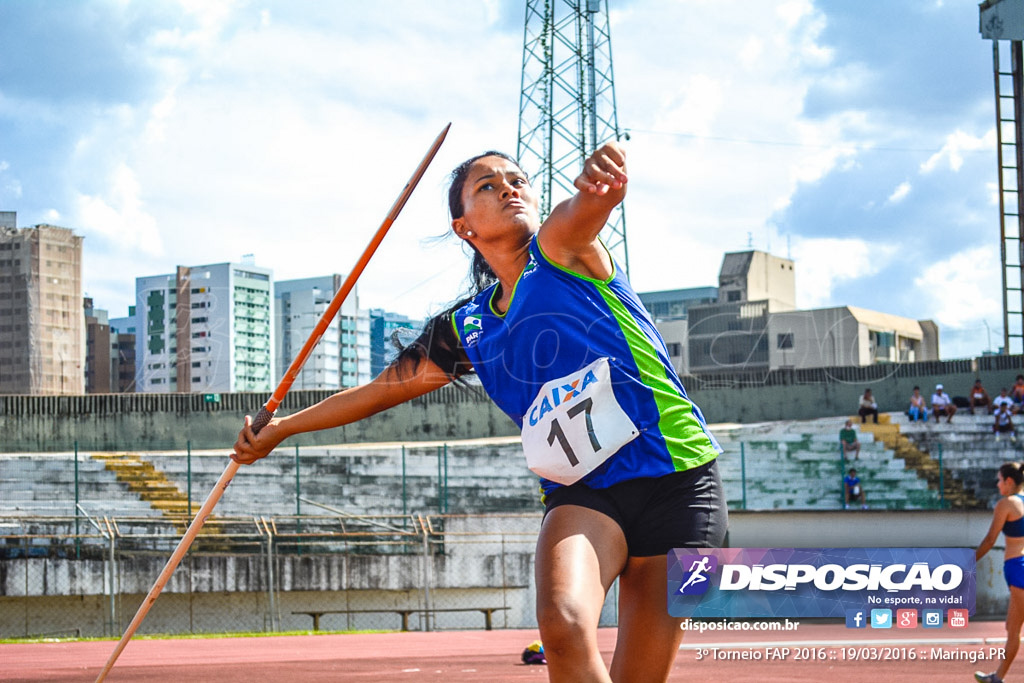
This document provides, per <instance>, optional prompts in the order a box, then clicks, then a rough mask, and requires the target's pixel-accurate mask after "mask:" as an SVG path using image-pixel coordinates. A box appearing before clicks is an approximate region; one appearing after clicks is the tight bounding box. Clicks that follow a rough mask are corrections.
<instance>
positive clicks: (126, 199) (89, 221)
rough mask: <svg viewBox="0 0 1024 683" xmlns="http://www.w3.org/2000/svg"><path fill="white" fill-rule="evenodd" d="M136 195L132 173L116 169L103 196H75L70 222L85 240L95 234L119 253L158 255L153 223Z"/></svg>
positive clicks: (154, 221) (156, 231)
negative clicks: (106, 240) (135, 252)
mask: <svg viewBox="0 0 1024 683" xmlns="http://www.w3.org/2000/svg"><path fill="white" fill-rule="evenodd" d="M139 191H140V186H139V182H138V180H137V179H136V177H135V173H134V172H133V171H132V170H131V169H130V168H128V167H127V166H124V165H120V166H118V167H117V168H116V169H115V171H114V173H113V175H112V177H111V178H110V179H109V190H108V192H107V193H106V196H98V195H85V194H79V195H78V196H77V197H76V200H75V216H74V217H73V218H72V220H73V221H74V223H75V224H76V225H78V226H80V227H81V228H82V230H83V231H84V232H85V234H86V236H88V235H89V234H90V233H96V234H99V235H102V236H104V237H105V238H107V239H108V240H109V241H110V242H111V243H112V244H114V245H117V247H118V248H120V249H122V250H125V251H128V250H130V249H139V250H141V251H142V252H145V253H147V254H158V253H160V252H161V251H162V249H163V247H162V242H161V238H160V231H159V230H158V229H157V222H156V219H154V218H153V216H151V215H150V214H149V213H147V212H146V210H145V208H144V205H143V202H142V200H141V198H140V197H139ZM141 274H142V273H140V275H141Z"/></svg>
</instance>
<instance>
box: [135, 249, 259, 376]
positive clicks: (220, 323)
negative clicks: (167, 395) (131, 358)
mask: <svg viewBox="0 0 1024 683" xmlns="http://www.w3.org/2000/svg"><path fill="white" fill-rule="evenodd" d="M272 286H273V271H272V270H270V269H269V268H261V267H259V266H256V265H255V263H253V262H252V260H251V259H246V260H243V262H242V263H217V264H212V265H205V266H192V267H187V266H178V268H177V272H175V273H174V274H168V275H152V276H148V277H140V278H136V280H135V298H136V317H137V330H136V341H135V356H136V364H137V368H136V374H135V377H136V391H139V392H147V393H152V392H181V393H205V392H222V391H223V392H231V391H270V390H271V389H272V388H273V386H272V384H271V382H272V379H273V376H274V373H273V367H274V353H273V348H274V340H273V330H272V327H273V325H272V322H273V305H274V304H273V296H272Z"/></svg>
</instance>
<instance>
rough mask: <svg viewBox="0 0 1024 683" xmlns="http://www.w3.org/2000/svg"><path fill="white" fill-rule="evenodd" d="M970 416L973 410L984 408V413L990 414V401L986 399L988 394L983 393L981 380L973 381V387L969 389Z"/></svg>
mask: <svg viewBox="0 0 1024 683" xmlns="http://www.w3.org/2000/svg"><path fill="white" fill-rule="evenodd" d="M970 401H971V415H974V409H975V408H984V409H985V412H986V413H988V412H992V411H991V409H990V406H991V405H992V399H990V398H989V397H988V392H987V391H985V387H983V386H981V378H980V377H979V378H978V379H976V380H974V386H973V387H971V398H970Z"/></svg>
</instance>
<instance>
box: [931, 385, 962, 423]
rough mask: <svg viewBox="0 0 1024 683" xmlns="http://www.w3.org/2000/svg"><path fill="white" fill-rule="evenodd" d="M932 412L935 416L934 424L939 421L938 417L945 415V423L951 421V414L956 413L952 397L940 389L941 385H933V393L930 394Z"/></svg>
mask: <svg viewBox="0 0 1024 683" xmlns="http://www.w3.org/2000/svg"><path fill="white" fill-rule="evenodd" d="M932 414H933V415H934V416H935V424H938V423H939V419H940V418H941V417H942V416H943V415H945V416H946V424H949V423H950V422H952V421H953V416H954V415H956V405H954V404H953V399H951V398H950V397H949V394H946V393H944V392H943V391H942V385H941V384H936V385H935V393H934V394H932Z"/></svg>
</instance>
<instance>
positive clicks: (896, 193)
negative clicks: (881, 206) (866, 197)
mask: <svg viewBox="0 0 1024 683" xmlns="http://www.w3.org/2000/svg"><path fill="white" fill-rule="evenodd" d="M908 194H910V183H909V182H907V181H906V180H904V181H903V182H902V183H900V184H899V185H897V186H896V189H895V190H893V191H892V194H891V195H889V199H888V200H887V201H888V202H889V203H890V204H898V203H900V202H901V201H903V200H904V199H906V198H907V195H908Z"/></svg>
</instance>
